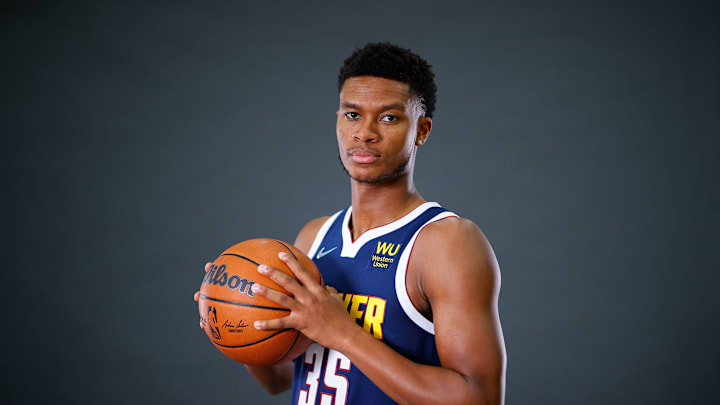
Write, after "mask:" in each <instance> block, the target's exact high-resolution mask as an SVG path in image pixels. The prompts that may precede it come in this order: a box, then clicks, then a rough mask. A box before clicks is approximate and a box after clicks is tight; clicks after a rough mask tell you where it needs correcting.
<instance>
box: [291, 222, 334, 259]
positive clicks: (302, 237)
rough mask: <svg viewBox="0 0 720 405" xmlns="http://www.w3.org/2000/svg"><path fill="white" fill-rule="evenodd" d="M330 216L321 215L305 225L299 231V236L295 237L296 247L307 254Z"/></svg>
mask: <svg viewBox="0 0 720 405" xmlns="http://www.w3.org/2000/svg"><path fill="white" fill-rule="evenodd" d="M328 218H330V217H329V216H326V217H319V218H315V219H313V220H311V221H310V222H308V223H307V224H305V226H304V227H303V228H302V229H301V230H300V232H299V233H298V236H297V238H296V239H295V243H294V245H295V247H296V248H298V249H300V250H302V251H303V253H305V254H307V253H308V251H310V247H311V246H312V244H313V241H314V240H315V236H316V235H317V233H318V232H319V231H320V228H321V227H322V226H323V224H324V223H325V222H326V221H327V220H328Z"/></svg>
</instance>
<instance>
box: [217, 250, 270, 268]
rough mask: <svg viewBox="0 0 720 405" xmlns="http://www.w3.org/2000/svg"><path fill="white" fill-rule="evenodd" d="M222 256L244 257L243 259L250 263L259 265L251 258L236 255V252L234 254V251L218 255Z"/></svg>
mask: <svg viewBox="0 0 720 405" xmlns="http://www.w3.org/2000/svg"><path fill="white" fill-rule="evenodd" d="M223 256H235V257H239V258H241V259H245V260H247V261H249V262H250V263H252V264H254V265H256V266H259V265H260V263H258V262H256V261H255V260H253V259H250V258H248V257H245V256H241V255H238V254H235V253H223V254H221V255H220V257H223Z"/></svg>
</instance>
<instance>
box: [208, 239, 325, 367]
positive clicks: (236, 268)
mask: <svg viewBox="0 0 720 405" xmlns="http://www.w3.org/2000/svg"><path fill="white" fill-rule="evenodd" d="M279 252H287V253H290V254H291V255H292V256H294V257H295V259H296V260H297V261H298V262H299V263H300V264H301V265H302V266H303V267H304V268H305V270H307V271H308V273H310V275H312V276H313V278H315V280H317V281H318V282H319V283H321V284H322V285H324V283H323V280H322V276H321V275H320V272H319V271H318V269H317V267H316V266H315V263H313V262H312V260H310V258H308V257H307V256H306V255H305V254H304V253H302V252H301V251H300V250H298V249H297V248H295V247H294V246H292V245H290V244H288V243H285V242H282V241H279V240H275V239H251V240H247V241H245V242H240V243H238V244H236V245H234V246H232V247H230V248H229V249H227V250H226V251H224V252H223V253H222V254H221V255H220V256H219V257H218V258H217V259H216V260H215V261H214V262H213V263H212V267H211V268H210V270H209V271H208V272H207V273H206V274H205V277H204V278H203V281H202V283H201V286H200V298H199V300H198V309H199V312H200V323H201V324H202V326H203V329H204V330H205V333H206V334H207V335H208V337H209V338H210V341H211V342H212V343H213V345H214V346H215V347H216V348H217V349H218V350H220V351H221V352H222V353H223V354H225V355H226V356H228V357H230V358H231V359H233V360H236V361H239V362H241V363H245V364H249V365H253V366H268V365H273V364H279V363H283V362H286V361H290V360H292V359H294V358H295V357H297V356H299V355H300V354H302V353H303V352H305V350H306V349H307V347H308V346H310V343H312V342H311V341H310V340H309V339H307V338H306V337H305V336H303V335H302V334H301V333H300V332H299V331H297V330H295V329H284V330H268V331H261V330H257V329H255V328H254V327H253V326H252V325H253V323H254V322H255V321H257V320H269V319H275V318H281V317H285V316H288V315H289V314H290V310H289V309H287V308H283V307H280V306H278V305H277V304H276V303H274V302H272V301H270V300H268V299H267V298H265V297H261V296H255V295H254V294H253V293H252V285H253V284H255V283H256V282H258V283H260V284H262V285H265V286H267V287H270V288H273V289H276V290H278V291H282V292H285V293H286V294H289V293H288V292H287V291H285V290H284V289H283V288H282V287H280V286H279V285H277V284H276V283H275V282H273V281H272V280H270V279H268V278H266V277H264V276H262V275H261V274H259V273H258V272H257V267H258V266H259V265H260V264H266V265H269V266H271V267H274V268H276V269H278V270H280V271H282V272H284V273H286V274H288V275H290V276H292V277H293V278H294V277H295V276H294V274H293V272H292V271H291V270H290V269H289V268H288V267H287V266H286V265H285V263H283V262H282V261H281V260H280V259H279V258H278V256H277V255H278V253H279Z"/></svg>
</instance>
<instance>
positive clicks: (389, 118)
mask: <svg viewBox="0 0 720 405" xmlns="http://www.w3.org/2000/svg"><path fill="white" fill-rule="evenodd" d="M398 119H399V118H398V117H396V116H394V115H383V116H382V118H380V121H382V122H395V121H397V120H398Z"/></svg>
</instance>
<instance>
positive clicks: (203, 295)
mask: <svg viewBox="0 0 720 405" xmlns="http://www.w3.org/2000/svg"><path fill="white" fill-rule="evenodd" d="M200 298H204V299H206V300H210V301H217V302H222V303H225V304H231V305H239V306H241V307H250V308H259V309H271V310H274V311H285V312H290V310H289V309H287V308H277V307H267V306H264V305H255V304H246V303H244V302H236V301H228V300H221V299H220V298H213V297H208V296H207V295H205V294H200Z"/></svg>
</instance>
